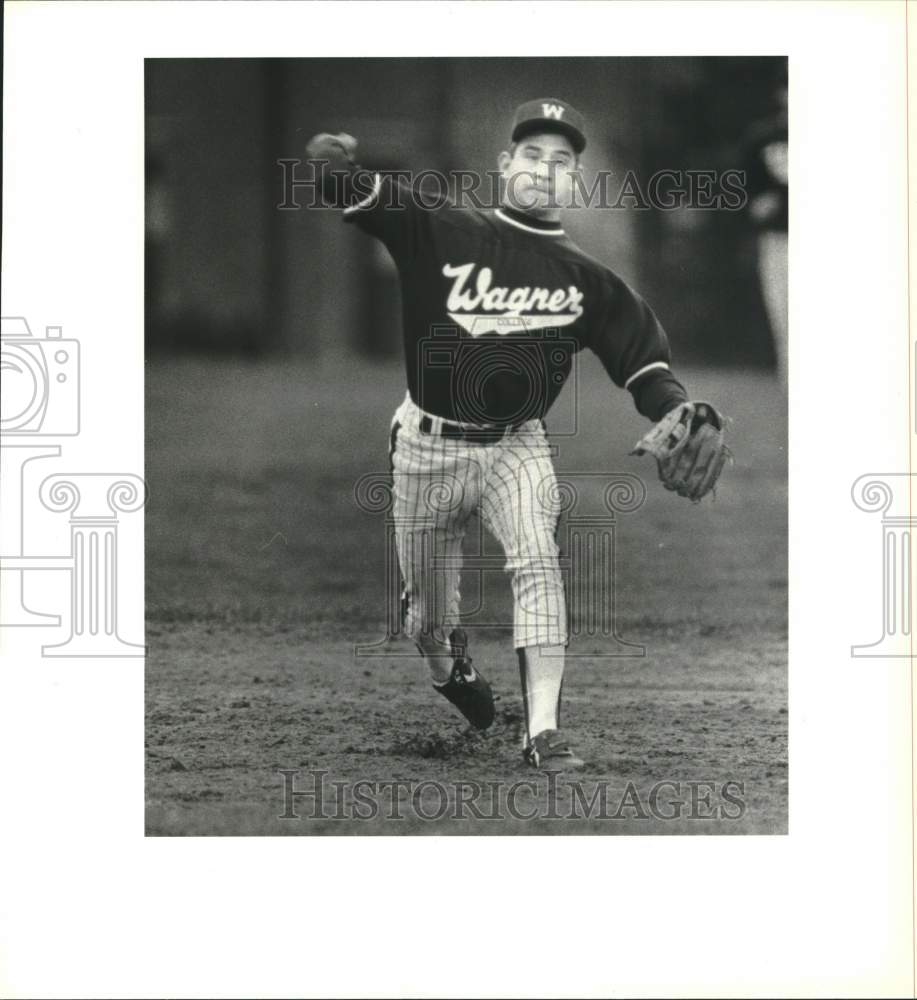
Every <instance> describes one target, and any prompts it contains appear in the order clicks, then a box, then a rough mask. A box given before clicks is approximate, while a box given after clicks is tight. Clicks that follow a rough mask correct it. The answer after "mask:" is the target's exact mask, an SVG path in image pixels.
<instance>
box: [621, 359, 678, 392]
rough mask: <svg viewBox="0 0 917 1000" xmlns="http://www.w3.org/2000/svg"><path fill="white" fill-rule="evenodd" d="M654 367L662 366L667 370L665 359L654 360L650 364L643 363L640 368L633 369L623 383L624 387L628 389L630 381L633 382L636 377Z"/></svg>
mask: <svg viewBox="0 0 917 1000" xmlns="http://www.w3.org/2000/svg"><path fill="white" fill-rule="evenodd" d="M654 368H664V369H665V370H666V371H668V370H669V366H668V365H667V364H666V362H665V361H654V362H653V363H652V364H651V365H644V366H643V367H642V368H641V369H639V370H638V371H635V372H634V374H633V375H631V377H630V378H629V379H628V380H627V381H626V382H625V383H624V388H625V389H629V388H630V386H631V382H634V381H635V380H636V379H638V378H640V376H641V375H645V374H646V373H647V372H650V371H652V370H653V369H654Z"/></svg>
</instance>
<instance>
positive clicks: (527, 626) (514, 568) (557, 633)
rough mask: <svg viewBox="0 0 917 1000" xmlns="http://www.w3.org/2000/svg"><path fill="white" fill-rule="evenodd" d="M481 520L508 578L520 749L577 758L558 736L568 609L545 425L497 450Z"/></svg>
mask: <svg viewBox="0 0 917 1000" xmlns="http://www.w3.org/2000/svg"><path fill="white" fill-rule="evenodd" d="M481 512H482V516H483V517H484V520H485V523H486V524H487V526H488V527H489V528H490V530H491V531H492V532H493V533H494V534H495V535H496V537H497V538H498V540H499V541H500V543H501V544H502V546H503V549H504V551H505V553H506V568H507V570H508V571H509V572H510V573H511V574H512V586H513V599H514V617H513V644H514V645H515V647H516V655H517V658H518V661H519V674H520V680H521V684H522V699H523V705H524V708H525V723H526V751H527V754H528V755H529V759H532V755H534V759H532V762H533V763H535V764H539V763H541V760H540V758H542V757H544V758H551V761H552V762H553V763H557V764H558V765H559V766H579V765H581V764H582V761H580V760H579V758H577V757H576V756H575V755H574V754H573V753H572V752H571V751H569V748H567V747H566V743H565V741H563V739H562V738H561V737H560V736H559V733H558V730H559V728H560V702H561V692H562V687H563V678H564V666H565V651H566V645H567V610H566V601H565V595H564V586H563V576H562V573H561V569H560V561H559V551H558V546H557V540H556V531H557V521H558V517H559V514H560V506H559V496H558V491H557V480H556V476H555V474H554V466H553V463H552V461H551V455H550V449H549V446H548V441H547V437H546V434H545V432H544V427H543V425H541V424H540V423H539V422H533V423H530V424H527V425H526V427H525V428H523V429H521V430H520V431H519V432H517V433H516V434H514V435H512V436H511V437H509V438H507V440H506V443H505V444H503V445H501V447H500V450H499V454H498V456H497V458H496V460H495V461H494V463H493V465H492V467H491V468H490V470H489V474H488V476H487V479H486V482H485V488H484V494H483V497H482V504H481Z"/></svg>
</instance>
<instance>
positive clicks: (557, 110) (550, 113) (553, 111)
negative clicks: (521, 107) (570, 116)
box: [541, 104, 564, 118]
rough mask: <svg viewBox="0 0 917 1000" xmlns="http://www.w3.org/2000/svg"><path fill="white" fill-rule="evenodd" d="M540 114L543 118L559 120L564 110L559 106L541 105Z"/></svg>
mask: <svg viewBox="0 0 917 1000" xmlns="http://www.w3.org/2000/svg"><path fill="white" fill-rule="evenodd" d="M541 113H542V114H543V115H544V116H545V118H561V117H562V116H563V113H564V109H563V108H562V107H561V106H560V105H559V104H542V105H541Z"/></svg>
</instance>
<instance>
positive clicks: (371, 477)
mask: <svg viewBox="0 0 917 1000" xmlns="http://www.w3.org/2000/svg"><path fill="white" fill-rule="evenodd" d="M787 84H788V81H787V61H786V59H785V58H780V57H774V58H753V57H747V58H728V57H710V58H680V59H679V58H618V59H614V58H607V59H603V58H589V59H576V58H561V57H559V58H553V59H550V58H538V59H535V58H533V59H519V58H505V59H495V58H470V59H454V58H411V59H372V58H366V59H363V58H361V59H356V60H354V59H303V60H293V59H280V60H277V59H270V60H255V59H241V60H240V59H206V60H202V59H151V60H148V61H147V62H146V65H145V108H146V120H145V127H146V148H145V164H146V186H145V190H146V216H145V218H146V223H145V224H146V236H145V240H146V244H145V262H146V270H145V316H146V330H145V345H146V348H145V350H146V362H147V364H146V434H147V440H146V472H145V479H146V482H147V485H148V488H149V489H150V491H151V494H152V495H153V496H154V497H155V498H156V500H155V503H152V504H151V505H150V508H149V510H148V512H147V531H146V616H147V636H148V642H149V652H148V657H147V662H146V713H147V714H146V734H145V736H146V740H145V742H146V757H147V775H146V796H147V832H148V833H149V834H150V835H187V834H193V835H210V834H229V835H236V836H239V835H250V834H254V835H257V834H260V835H280V834H296V835H313V834H322V833H326V834H334V835H345V834H374V833H382V834H387V835H397V834H409V835H416V834H425V833H434V834H443V833H454V834H485V835H501V834H513V835H519V834H526V833H535V834H540V835H546V834H549V835H550V834H584V833H589V834H644V833H645V834H692V835H693V834H743V833H751V834H761V833H769V834H774V833H785V832H786V829H787V811H788V808H787V803H788V764H789V761H788V752H787V658H786V642H787V585H788V580H787V396H786V379H787V365H786V355H787V337H788V333H787V206H788V183H787V180H788V178H787V108H788V87H787Z"/></svg>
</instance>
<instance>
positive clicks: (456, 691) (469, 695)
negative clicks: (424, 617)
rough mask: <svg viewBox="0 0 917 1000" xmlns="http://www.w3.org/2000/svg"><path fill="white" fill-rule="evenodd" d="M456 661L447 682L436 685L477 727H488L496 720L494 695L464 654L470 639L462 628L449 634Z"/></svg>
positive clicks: (468, 657) (482, 676) (484, 679)
mask: <svg viewBox="0 0 917 1000" xmlns="http://www.w3.org/2000/svg"><path fill="white" fill-rule="evenodd" d="M449 638H450V641H451V643H452V654H453V656H454V658H455V661H454V663H453V665H452V674H451V675H450V677H449V680H447V681H446V683H445V684H434V685H433V687H434V688H436V690H437V691H439V693H440V694H441V695H442V696H443V697H444V698H448V699H449V701H451V702H452V704H453V705H455V707H456V708H457V709H458V710H459V711H460V712H461V713H462V715H464V716H465V718H466V719H467V720H468V721H469V722H470V723H471V724H472V725H473V726H474V727H475V729H487V728H488V726H490V725H491V723H492V722H493V721H494V695H493V691H491V689H490V684H488V683H487V679H486V678H485V677H484V675H483V674H482V673H481V672H480V671H479V670H475V669H474V666H473V665H472V662H471V657H470V656H465V655H464V654H465V650H466V648H467V640H466V637H465V633H464V632H463V631H462V630H461V629H456V630H455V631H454V632H453V633H452V635H451V636H450V637H449Z"/></svg>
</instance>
